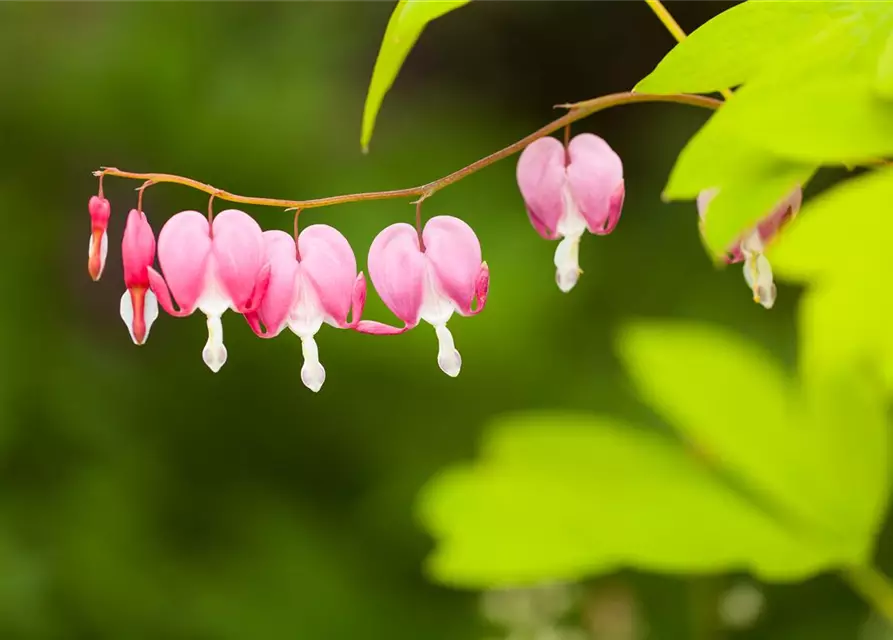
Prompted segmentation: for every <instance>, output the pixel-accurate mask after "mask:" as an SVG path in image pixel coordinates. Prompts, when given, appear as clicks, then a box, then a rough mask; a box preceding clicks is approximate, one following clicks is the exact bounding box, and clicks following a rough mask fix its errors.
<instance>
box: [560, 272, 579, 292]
mask: <svg viewBox="0 0 893 640" xmlns="http://www.w3.org/2000/svg"><path fill="white" fill-rule="evenodd" d="M580 273H581V271H580V270H579V269H574V270H572V271H562V270H561V269H558V270H557V271H556V272H555V282H556V283H557V284H558V288H559V289H561V291H562V293H568V292H569V291H570V290H571V289H573V288H574V287H575V286H576V285H577V281H578V280H579V279H580Z"/></svg>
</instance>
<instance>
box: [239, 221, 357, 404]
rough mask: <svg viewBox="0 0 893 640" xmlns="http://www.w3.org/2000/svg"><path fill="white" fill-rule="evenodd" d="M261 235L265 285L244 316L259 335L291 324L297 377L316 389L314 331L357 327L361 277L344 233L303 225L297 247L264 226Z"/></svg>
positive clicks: (321, 375)
mask: <svg viewBox="0 0 893 640" xmlns="http://www.w3.org/2000/svg"><path fill="white" fill-rule="evenodd" d="M263 239H264V246H265V249H266V259H267V261H268V263H269V265H270V284H269V287H268V288H267V292H266V295H265V296H264V298H263V300H262V301H261V304H260V307H259V308H258V309H257V311H254V312H249V313H246V314H245V319H246V320H247V321H248V324H249V325H250V326H251V328H252V330H254V332H255V333H256V334H257V335H259V336H260V337H262V338H273V337H275V336H277V335H279V333H280V332H281V331H282V330H283V329H284V328H285V327H286V326H287V327H288V328H289V329H291V330H292V332H293V333H294V334H295V335H297V336H298V337H299V338H300V339H301V350H302V352H303V355H304V364H303V366H302V367H301V381H302V382H303V383H304V385H305V386H306V387H307V388H308V389H310V390H311V391H319V390H320V389H321V388H322V385H323V383H324V382H325V380H326V370H325V367H323V366H322V364H321V363H320V361H319V349H318V348H317V345H316V340H315V338H314V336H316V333H317V332H318V331H319V330H320V328H321V327H322V325H323V323H326V324H329V325H331V326H333V327H339V328H341V329H350V328H354V327H356V326H357V323H358V322H359V319H360V316H361V315H362V313H363V305H364V303H365V302H366V278H365V277H364V276H363V274H362V273H359V274H358V273H357V261H356V258H355V257H354V253H353V249H351V247H350V243H348V241H347V238H345V237H344V236H343V235H341V233H340V232H339V231H338V230H336V229H335V228H333V227H330V226H328V225H325V224H314V225H311V226H309V227H307V228H306V229H304V230H303V231H302V232H301V234H300V235H299V236H298V243H297V250H296V248H295V241H294V238H292V237H291V236H290V235H289V234H287V233H285V232H283V231H265V232H264V234H263ZM348 314H350V316H351V320H350V322H348V321H347V316H348ZM261 323H262V324H263V328H261Z"/></svg>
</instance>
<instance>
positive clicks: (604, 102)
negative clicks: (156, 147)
mask: <svg viewBox="0 0 893 640" xmlns="http://www.w3.org/2000/svg"><path fill="white" fill-rule="evenodd" d="M637 102H676V103H679V104H687V105H691V106H695V107H703V108H706V109H718V108H719V107H720V106H721V105H722V102H721V101H720V100H715V99H713V98H707V97H705V96H697V95H689V94H672V95H659V94H648V93H632V92H624V93H613V94H610V95H607V96H602V97H600V98H595V99H593V100H586V101H585V102H577V103H575V104H565V105H559V106H560V107H563V108H566V109H569V111H568V112H567V113H566V114H565V115H563V116H561V117H560V118H557V119H555V120H553V121H552V122H550V123H549V124H547V125H545V126H544V127H541V128H540V129H537V130H536V131H534V132H533V133H531V134H530V135H527V136H525V137H523V138H521V139H520V140H518V141H517V142H514V143H512V144H510V145H508V146H507V147H505V148H503V149H500V150H499V151H496V152H495V153H491V154H490V155H489V156H486V157H485V158H481V159H480V160H478V161H476V162H472V163H471V164H470V165H468V166H466V167H463V168H461V169H459V170H457V171H454V172H453V173H450V174H449V175H446V176H444V177H442V178H439V179H437V180H434V181H433V182H429V183H427V184H423V185H419V186H417V187H409V188H406V189H393V190H390V191H370V192H367V193H351V194H345V195H340V196H329V197H327V198H314V199H311V200H284V199H278V198H258V197H253V196H240V195H237V194H235V193H230V192H228V191H223V190H222V189H217V188H216V187H212V186H211V185H209V184H205V183H203V182H199V181H198V180H193V179H192V178H185V177H182V176H178V175H173V174H170V173H137V172H134V171H122V170H120V169H116V168H114V167H103V168H101V169H100V170H98V171H94V172H93V175H95V176H98V177H99V178H100V179H102V177H103V176H116V177H119V178H131V179H134V180H147V181H151V182H152V183H162V182H169V183H174V184H180V185H183V186H185V187H191V188H192V189H197V190H198V191H203V192H205V193H208V194H211V195H214V196H215V197H217V198H220V199H221V200H226V201H228V202H237V203H240V204H254V205H260V206H267V207H280V208H289V209H291V208H298V209H313V208H316V207H329V206H332V205H335V204H345V203H348V202H364V201H367V200H391V199H395V198H412V197H419V198H421V199H425V198H427V197H429V196H431V195H433V194H434V193H437V192H438V191H440V190H441V189H443V188H444V187H447V186H449V185H451V184H453V183H454V182H458V181H459V180H462V179H463V178H465V177H467V176H469V175H471V174H472V173H475V172H477V171H480V170H481V169H483V168H485V167H488V166H490V165H491V164H494V163H496V162H499V161H500V160H502V159H504V158H507V157H509V156H511V155H513V154H515V153H518V152H519V151H521V150H522V149H524V147H526V146H527V145H529V144H530V143H531V142H534V141H535V140H538V139H540V138H543V137H545V136H547V135H549V134H550V133H554V132H555V131H558V130H559V129H561V128H562V127H565V126H567V125H569V124H571V123H572V122H576V121H577V120H581V119H583V118H585V117H587V116H589V115H592V114H593V113H596V112H597V111H603V110H604V109H609V108H611V107H617V106H620V105H624V104H633V103H637Z"/></svg>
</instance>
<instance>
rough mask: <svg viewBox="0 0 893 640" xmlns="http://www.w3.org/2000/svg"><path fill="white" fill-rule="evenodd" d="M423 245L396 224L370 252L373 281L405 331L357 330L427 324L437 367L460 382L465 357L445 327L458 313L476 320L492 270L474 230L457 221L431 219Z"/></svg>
mask: <svg viewBox="0 0 893 640" xmlns="http://www.w3.org/2000/svg"><path fill="white" fill-rule="evenodd" d="M422 243H423V245H424V248H422V247H421V246H420V245H419V236H418V233H417V232H416V230H415V229H414V228H413V227H412V226H410V225H408V224H405V223H398V224H393V225H391V226H390V227H388V228H386V229H384V230H383V231H382V232H381V233H379V234H378V235H377V236H376V237H375V240H373V241H372V246H371V247H370V248H369V277H370V278H372V284H373V285H374V286H375V290H376V291H378V295H379V296H381V299H382V301H383V302H384V303H385V305H386V306H387V307H388V309H390V310H391V311H392V312H393V313H394V315H395V316H397V317H398V318H399V319H400V320H402V321H403V323H404V326H403V327H392V326H390V325H386V324H382V323H380V322H373V321H368V320H363V321H362V322H360V323H359V326H358V327H357V329H358V330H359V331H361V332H363V333H371V334H376V335H390V334H397V333H403V332H404V331H408V330H409V329H412V328H413V327H415V326H416V325H418V324H419V321H420V320H424V321H425V322H427V323H429V324H431V325H432V326H433V327H434V331H435V333H436V334H437V341H438V351H437V364H438V365H440V368H441V370H442V371H443V372H444V373H446V374H447V375H449V376H453V377H455V376H457V375H459V370H460V369H461V367H462V358H461V356H460V355H459V352H458V351H457V350H456V347H455V344H454V343H453V336H452V334H451V333H450V330H449V329H448V328H447V326H446V324H447V321H448V320H449V319H450V317H452V315H453V313H454V312H458V313H459V314H461V315H463V316H471V315H475V314H477V313H480V312H481V311H482V310H483V308H484V305H485V304H486V302H487V292H488V289H489V284H490V271H489V269H488V267H487V263H486V262H482V261H481V245H480V242H479V241H478V239H477V236H476V235H475V233H474V231H473V230H472V229H471V227H469V226H468V225H467V224H465V223H464V222H463V221H462V220H459V219H458V218H454V217H452V216H436V217H434V218H431V219H430V220H429V221H428V223H427V224H426V225H425V228H424V230H423V231H422ZM475 298H477V306H476V307H475V306H474V301H475Z"/></svg>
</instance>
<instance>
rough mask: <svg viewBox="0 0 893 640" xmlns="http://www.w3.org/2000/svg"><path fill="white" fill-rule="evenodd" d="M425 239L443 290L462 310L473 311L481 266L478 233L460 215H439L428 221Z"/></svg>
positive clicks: (426, 250)
mask: <svg viewBox="0 0 893 640" xmlns="http://www.w3.org/2000/svg"><path fill="white" fill-rule="evenodd" d="M422 239H423V240H424V241H425V255H426V256H427V257H428V261H429V262H430V263H431V266H432V268H433V269H434V273H435V275H436V277H437V284H438V286H439V288H440V290H441V291H442V292H443V293H444V294H446V295H447V296H448V297H449V298H450V299H451V300H452V301H453V302H455V303H456V306H457V307H459V311H460V312H461V313H463V314H466V315H467V314H469V313H471V305H472V303H473V302H474V296H475V284H476V283H477V277H478V273H479V272H480V270H481V243H480V242H479V241H478V237H477V236H476V235H475V233H474V231H473V230H472V228H471V227H469V226H468V225H467V224H466V223H465V222H463V221H462V220H460V219H459V218H454V217H453V216H436V217H434V218H431V219H430V220H429V221H428V223H427V224H426V225H425V229H424V230H423V231H422Z"/></svg>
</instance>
